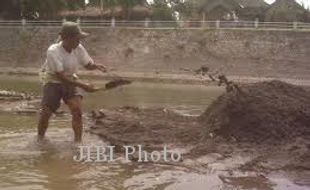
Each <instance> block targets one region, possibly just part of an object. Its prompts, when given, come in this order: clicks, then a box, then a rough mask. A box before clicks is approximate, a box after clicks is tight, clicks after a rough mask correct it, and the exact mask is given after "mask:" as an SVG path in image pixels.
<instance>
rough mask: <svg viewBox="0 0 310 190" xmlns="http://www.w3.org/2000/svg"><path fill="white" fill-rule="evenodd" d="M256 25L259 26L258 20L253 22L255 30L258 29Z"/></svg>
mask: <svg viewBox="0 0 310 190" xmlns="http://www.w3.org/2000/svg"><path fill="white" fill-rule="evenodd" d="M258 24H259V19H258V18H256V19H255V22H254V27H255V28H256V29H257V28H258Z"/></svg>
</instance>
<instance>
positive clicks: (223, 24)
mask: <svg viewBox="0 0 310 190" xmlns="http://www.w3.org/2000/svg"><path fill="white" fill-rule="evenodd" d="M64 21H65V20H36V21H33V20H25V19H22V20H0V28H3V27H60V26H61V24H62V23H63V22H64ZM77 22H79V23H80V25H81V26H83V27H86V28H108V27H122V28H151V29H152V28H153V29H156V28H158V29H176V28H184V29H201V28H202V29H204V28H205V29H266V30H267V29H287V30H292V29H293V30H299V29H301V30H310V23H302V22H259V21H219V20H218V21H151V20H148V19H145V20H144V21H120V20H115V19H111V20H79V19H78V20H77Z"/></svg>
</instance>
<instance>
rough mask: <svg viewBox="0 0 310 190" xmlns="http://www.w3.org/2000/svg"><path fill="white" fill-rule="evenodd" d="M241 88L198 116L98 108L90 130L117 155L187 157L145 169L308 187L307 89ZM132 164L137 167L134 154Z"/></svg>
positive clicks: (278, 84)
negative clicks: (135, 150)
mask: <svg viewBox="0 0 310 190" xmlns="http://www.w3.org/2000/svg"><path fill="white" fill-rule="evenodd" d="M240 89H241V91H240V92H239V91H231V92H227V93H225V94H223V95H222V96H220V97H219V98H218V99H217V100H215V101H214V103H213V104H212V105H210V106H209V107H208V108H207V109H206V111H205V112H204V113H203V114H202V115H200V116H199V117H197V116H186V115H181V114H180V113H177V112H175V111H174V110H169V109H166V108H156V109H142V108H139V107H120V108H113V109H101V110H94V111H92V112H91V113H88V114H87V118H88V120H89V121H90V122H91V123H92V124H91V125H89V126H87V131H88V132H91V133H93V134H97V135H99V136H100V137H101V138H102V139H103V140H104V141H106V142H109V143H110V144H111V145H114V146H116V148H117V150H118V151H119V152H121V151H122V148H123V145H142V146H143V147H144V149H145V150H147V151H154V150H161V149H162V147H163V146H167V147H168V148H169V149H172V150H175V151H180V152H181V153H182V160H181V161H180V162H177V163H176V162H161V161H159V162H157V163H155V162H154V163H151V162H148V163H151V164H162V165H174V166H177V167H184V168H188V169H189V170H191V171H197V172H199V173H202V174H207V173H208V172H210V170H212V171H216V172H219V174H218V177H219V178H220V179H221V180H222V181H223V182H224V183H226V184H231V185H234V183H238V179H240V177H242V178H243V182H244V181H246V180H248V181H249V184H250V187H251V184H252V185H253V184H254V186H255V187H257V185H258V184H260V183H261V182H260V181H259V180H262V184H265V185H266V184H269V183H271V182H266V181H268V180H267V179H268V176H270V175H275V174H276V175H278V174H279V175H285V176H286V177H288V178H289V179H290V180H292V181H293V182H294V183H295V184H297V185H302V186H305V187H306V186H310V180H309V179H310V172H309V171H310V139H309V137H310V131H309V130H310V126H309V125H310V91H309V89H305V88H303V87H298V86H295V85H291V84H287V83H284V82H280V81H271V82H260V83H254V84H248V85H243V86H241V87H240ZM26 102H28V103H25V101H24V103H25V104H24V108H27V107H28V110H31V109H36V108H35V107H37V106H38V101H37V100H36V101H35V100H32V101H28V100H27V101H26ZM2 103H3V102H2ZM7 104H9V103H7ZM4 107H5V106H4ZM15 111H18V110H15ZM19 111H21V110H19ZM26 112H27V110H26ZM131 159H132V161H133V162H136V161H137V155H134V156H132V157H131ZM145 164H147V163H145ZM263 181H265V182H266V183H265V182H264V183H263ZM255 184H256V185H255ZM271 186H272V185H270V186H269V185H267V186H266V187H265V186H262V188H261V189H271ZM250 187H249V188H250ZM245 189H246V188H245Z"/></svg>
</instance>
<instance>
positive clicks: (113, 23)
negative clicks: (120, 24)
mask: <svg viewBox="0 0 310 190" xmlns="http://www.w3.org/2000/svg"><path fill="white" fill-rule="evenodd" d="M111 27H112V28H114V27H115V18H114V17H112V19H111Z"/></svg>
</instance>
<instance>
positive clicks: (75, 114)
mask: <svg viewBox="0 0 310 190" xmlns="http://www.w3.org/2000/svg"><path fill="white" fill-rule="evenodd" d="M81 102H82V98H81V97H80V96H73V97H72V98H69V99H68V100H66V104H67V105H68V107H69V109H70V111H71V115H72V128H73V131H74V141H75V142H81V141H82V132H83V123H82V108H81Z"/></svg>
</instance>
